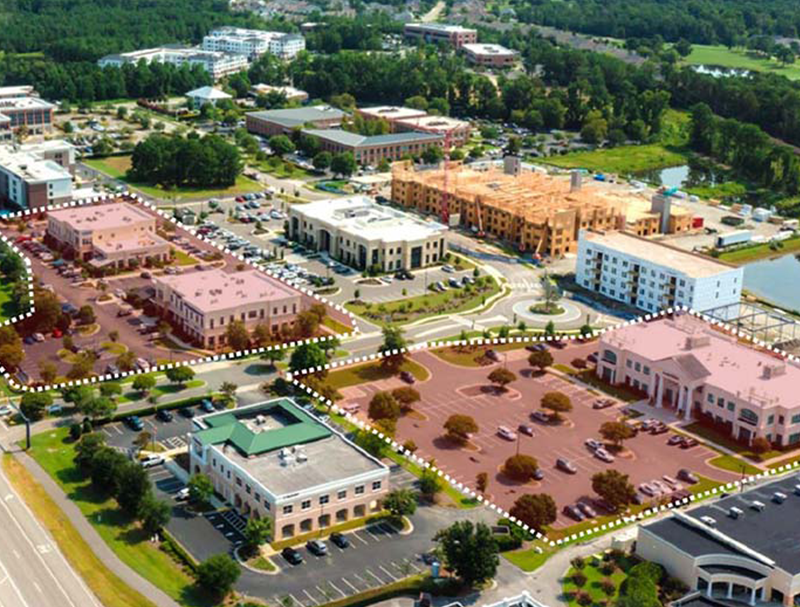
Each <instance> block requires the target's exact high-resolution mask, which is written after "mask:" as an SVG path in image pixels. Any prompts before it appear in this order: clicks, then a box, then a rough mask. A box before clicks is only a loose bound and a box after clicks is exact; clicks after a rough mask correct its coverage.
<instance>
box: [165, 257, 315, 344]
mask: <svg viewBox="0 0 800 607" xmlns="http://www.w3.org/2000/svg"><path fill="white" fill-rule="evenodd" d="M154 281H155V285H156V295H155V298H154V301H155V302H156V305H158V306H159V308H160V309H161V310H162V312H163V314H164V315H165V317H166V318H167V319H168V320H169V321H170V322H172V323H173V324H174V325H175V327H176V328H177V329H178V330H179V331H181V332H183V333H184V334H185V335H186V336H187V337H188V338H190V339H191V340H193V341H195V342H196V343H198V344H199V345H200V346H202V347H204V348H209V349H221V348H224V347H225V346H226V345H227V336H226V332H227V330H228V327H229V326H230V325H231V323H233V322H234V321H241V322H243V323H244V324H245V327H246V328H247V330H248V331H252V330H253V329H254V328H255V327H256V326H258V325H264V326H266V327H268V328H269V329H270V331H271V332H272V333H273V334H276V335H277V334H279V333H280V332H281V331H282V330H285V329H287V328H289V327H292V326H293V325H294V321H295V317H296V315H297V314H298V312H300V310H301V295H300V293H299V292H297V291H294V290H293V289H291V288H289V287H287V286H286V285H284V284H283V283H281V282H280V281H278V280H276V279H274V278H271V277H269V276H267V275H266V274H264V273H263V272H260V271H258V270H247V271H244V272H233V273H228V272H225V271H223V270H210V271H206V272H191V273H189V274H180V275H175V276H157V277H155V279H154Z"/></svg>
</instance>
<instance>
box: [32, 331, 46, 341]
mask: <svg viewBox="0 0 800 607" xmlns="http://www.w3.org/2000/svg"><path fill="white" fill-rule="evenodd" d="M33 339H34V340H35V341H38V342H39V343H41V342H43V341H44V340H45V339H46V338H45V336H44V335H42V334H41V333H34V334H33Z"/></svg>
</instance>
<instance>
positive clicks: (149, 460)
mask: <svg viewBox="0 0 800 607" xmlns="http://www.w3.org/2000/svg"><path fill="white" fill-rule="evenodd" d="M163 463H164V458H163V457H162V456H160V455H157V454H156V453H151V454H150V455H148V456H147V457H145V458H144V459H142V460H139V464H141V466H142V468H153V467H154V466H160V465H161V464H163Z"/></svg>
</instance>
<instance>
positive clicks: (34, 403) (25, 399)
mask: <svg viewBox="0 0 800 607" xmlns="http://www.w3.org/2000/svg"><path fill="white" fill-rule="evenodd" d="M52 404H53V397H52V396H50V394H48V393H47V392H26V393H25V394H23V395H22V398H21V399H20V403H19V410H20V411H21V412H22V414H23V415H24V416H25V417H26V418H27V419H29V420H30V421H32V422H35V421H39V420H40V419H42V418H43V417H44V413H45V411H46V410H47V408H48V407H49V406H50V405H52Z"/></svg>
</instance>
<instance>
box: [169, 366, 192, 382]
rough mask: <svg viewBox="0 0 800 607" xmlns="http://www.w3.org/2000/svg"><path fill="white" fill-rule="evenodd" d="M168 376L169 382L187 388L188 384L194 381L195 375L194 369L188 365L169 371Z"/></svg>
mask: <svg viewBox="0 0 800 607" xmlns="http://www.w3.org/2000/svg"><path fill="white" fill-rule="evenodd" d="M166 376H167V379H168V380H169V381H171V382H172V383H173V384H180V385H181V386H185V385H186V384H187V383H188V382H190V381H192V380H193V379H194V376H195V373H194V369H192V368H191V367H189V366H187V365H180V366H178V367H173V368H171V369H167V371H166Z"/></svg>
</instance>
